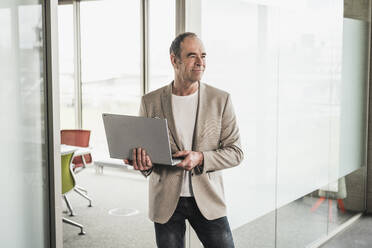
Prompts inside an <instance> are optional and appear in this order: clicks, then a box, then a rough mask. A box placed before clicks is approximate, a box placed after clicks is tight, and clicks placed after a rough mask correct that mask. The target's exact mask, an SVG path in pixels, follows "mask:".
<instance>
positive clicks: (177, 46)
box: [169, 32, 198, 58]
mask: <svg viewBox="0 0 372 248" xmlns="http://www.w3.org/2000/svg"><path fill="white" fill-rule="evenodd" d="M187 37H196V38H197V37H198V36H197V35H196V34H195V33H192V32H185V33H182V34H179V35H177V37H176V38H175V39H174V40H173V42H172V44H171V46H170V48H169V54H172V53H174V55H175V56H176V57H178V58H180V57H181V42H182V41H183V40H184V39H185V38H187Z"/></svg>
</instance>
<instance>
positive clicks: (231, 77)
mask: <svg viewBox="0 0 372 248" xmlns="http://www.w3.org/2000/svg"><path fill="white" fill-rule="evenodd" d="M201 10H202V20H201V24H202V32H201V33H202V37H201V38H202V40H203V42H204V45H205V48H206V52H207V66H206V72H205V75H204V78H203V81H204V82H206V83H208V84H210V85H212V86H215V87H218V88H220V89H223V90H225V91H227V92H229V93H231V95H232V101H233V105H234V108H235V112H236V116H237V118H238V123H239V128H240V134H241V142H242V147H243V150H244V157H245V159H244V161H243V162H242V164H241V165H240V166H238V167H236V168H233V169H229V170H224V171H223V173H224V183H225V195H226V200H227V205H228V217H229V221H230V225H231V227H232V229H233V235H234V239H235V243H236V246H237V247H268V248H269V247H275V206H276V197H275V190H276V188H275V182H276V160H277V157H276V153H277V152H276V150H277V146H276V142H277V141H276V140H277V88H278V82H277V78H278V68H277V57H278V38H277V36H278V34H277V32H278V31H277V30H278V26H277V23H276V18H277V14H278V12H277V9H276V8H275V7H273V6H270V5H260V4H257V3H254V2H249V1H229V2H226V1H215V0H213V1H212V0H210V1H202V9H201ZM221 16H224V18H221ZM243 23H244V28H242V27H241V28H232V27H239V26H241V24H243ZM247 237H250V238H247Z"/></svg>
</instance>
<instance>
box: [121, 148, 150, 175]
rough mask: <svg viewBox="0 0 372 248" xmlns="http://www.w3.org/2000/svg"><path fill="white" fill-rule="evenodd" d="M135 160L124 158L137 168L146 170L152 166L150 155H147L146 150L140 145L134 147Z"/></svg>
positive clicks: (125, 161) (127, 162)
mask: <svg viewBox="0 0 372 248" xmlns="http://www.w3.org/2000/svg"><path fill="white" fill-rule="evenodd" d="M132 157H133V160H129V159H123V161H124V163H126V164H130V165H132V166H133V168H134V169H135V170H140V171H145V170H149V169H151V168H152V162H151V159H150V156H149V155H147V153H146V150H145V149H143V148H141V147H138V148H134V149H133V153H132Z"/></svg>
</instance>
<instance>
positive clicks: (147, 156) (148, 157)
mask: <svg viewBox="0 0 372 248" xmlns="http://www.w3.org/2000/svg"><path fill="white" fill-rule="evenodd" d="M146 161H147V166H150V168H151V167H152V162H151V159H150V156H149V155H146Z"/></svg>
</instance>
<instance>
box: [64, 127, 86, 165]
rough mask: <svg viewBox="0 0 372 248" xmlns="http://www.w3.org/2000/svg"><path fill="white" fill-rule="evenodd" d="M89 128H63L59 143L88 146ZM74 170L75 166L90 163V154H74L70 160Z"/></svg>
mask: <svg viewBox="0 0 372 248" xmlns="http://www.w3.org/2000/svg"><path fill="white" fill-rule="evenodd" d="M89 139H90V130H81V129H65V130H61V144H65V145H70V146H80V147H89ZM72 163H73V164H74V171H75V170H76V169H77V168H81V169H82V168H85V165H86V164H89V163H92V155H91V154H85V155H83V156H76V157H75V158H74V160H73V161H72Z"/></svg>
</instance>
